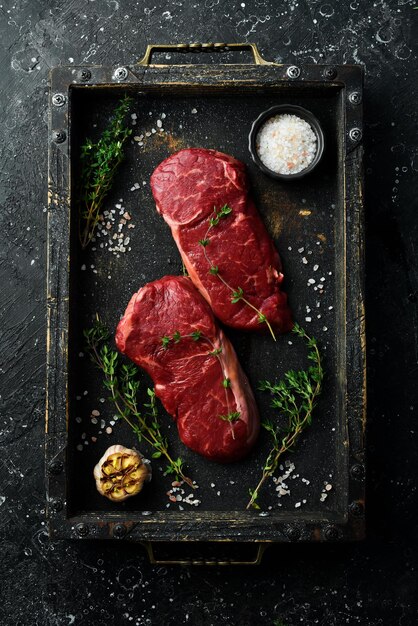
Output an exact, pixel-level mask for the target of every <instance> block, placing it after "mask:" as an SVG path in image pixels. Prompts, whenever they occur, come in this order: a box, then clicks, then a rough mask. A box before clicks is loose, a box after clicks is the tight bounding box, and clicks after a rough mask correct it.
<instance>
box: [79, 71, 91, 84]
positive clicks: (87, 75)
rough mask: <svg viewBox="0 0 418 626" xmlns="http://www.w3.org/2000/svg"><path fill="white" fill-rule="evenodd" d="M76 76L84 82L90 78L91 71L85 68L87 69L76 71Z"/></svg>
mask: <svg viewBox="0 0 418 626" xmlns="http://www.w3.org/2000/svg"><path fill="white" fill-rule="evenodd" d="M78 78H79V80H82V81H84V82H87V81H88V80H90V78H91V72H90V70H87V69H83V70H80V71H79V72H78Z"/></svg>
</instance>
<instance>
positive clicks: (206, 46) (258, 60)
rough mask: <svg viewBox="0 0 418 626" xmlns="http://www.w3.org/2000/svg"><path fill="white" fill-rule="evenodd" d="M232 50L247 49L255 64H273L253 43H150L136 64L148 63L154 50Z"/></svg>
mask: <svg viewBox="0 0 418 626" xmlns="http://www.w3.org/2000/svg"><path fill="white" fill-rule="evenodd" d="M233 50H238V51H239V50H249V51H250V52H252V54H253V57H254V63H255V64H256V65H275V63H273V62H272V61H266V60H265V59H263V57H262V56H261V54H260V52H259V50H258V48H257V45H256V44H255V43H174V44H172V43H167V44H151V45H148V46H147V49H146V51H145V54H144V56H143V57H142V59H141V60H140V61H138V63H137V65H142V66H144V65H145V66H146V65H150V64H151V57H152V55H153V53H154V52H170V51H171V52H172V51H174V52H183V53H185V52H195V53H196V52H229V51H233Z"/></svg>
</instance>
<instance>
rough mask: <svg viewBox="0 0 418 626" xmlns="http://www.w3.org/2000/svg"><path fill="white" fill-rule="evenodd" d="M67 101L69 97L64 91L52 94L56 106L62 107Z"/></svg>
mask: <svg viewBox="0 0 418 626" xmlns="http://www.w3.org/2000/svg"><path fill="white" fill-rule="evenodd" d="M66 102H67V98H66V97H65V96H64V94H63V93H54V95H53V96H52V104H53V105H54V106H56V107H62V106H64V104H65V103H66Z"/></svg>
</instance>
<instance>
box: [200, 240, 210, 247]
mask: <svg viewBox="0 0 418 626" xmlns="http://www.w3.org/2000/svg"><path fill="white" fill-rule="evenodd" d="M199 243H200V245H201V246H203V247H204V248H206V246H207V245H208V244H209V239H199Z"/></svg>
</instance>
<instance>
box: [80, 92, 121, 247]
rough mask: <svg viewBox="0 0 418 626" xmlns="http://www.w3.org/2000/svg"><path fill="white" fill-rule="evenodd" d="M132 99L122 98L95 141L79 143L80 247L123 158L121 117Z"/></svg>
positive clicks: (92, 228) (90, 232) (91, 229)
mask: <svg viewBox="0 0 418 626" xmlns="http://www.w3.org/2000/svg"><path fill="white" fill-rule="evenodd" d="M132 102H133V99H132V98H130V97H129V96H125V97H124V98H122V100H121V101H120V103H119V104H118V106H117V107H116V109H115V111H114V114H113V117H112V119H111V121H110V123H109V125H108V126H107V128H106V129H105V130H104V131H103V133H102V135H101V137H100V139H99V140H98V141H97V143H93V142H92V141H91V139H86V141H85V143H84V144H83V145H82V146H81V156H80V163H81V177H80V178H81V184H80V199H79V201H80V228H79V233H80V243H81V246H82V248H85V247H86V246H87V245H88V244H89V243H90V241H91V239H92V238H93V236H94V233H95V229H96V226H97V223H98V221H99V216H100V212H101V209H102V207H103V202H104V200H105V198H106V196H107V195H108V193H109V191H110V189H111V187H112V184H113V180H114V178H115V175H116V172H117V170H118V168H119V165H120V164H121V162H122V161H123V158H124V152H123V146H124V143H125V141H126V140H127V139H128V137H129V136H130V135H131V133H132V130H131V129H130V128H128V127H127V126H126V125H125V118H126V115H127V113H128V111H129V108H130V106H131V104H132Z"/></svg>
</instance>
